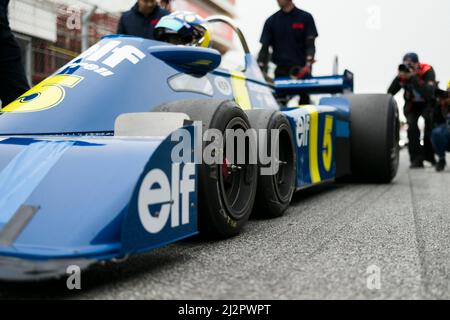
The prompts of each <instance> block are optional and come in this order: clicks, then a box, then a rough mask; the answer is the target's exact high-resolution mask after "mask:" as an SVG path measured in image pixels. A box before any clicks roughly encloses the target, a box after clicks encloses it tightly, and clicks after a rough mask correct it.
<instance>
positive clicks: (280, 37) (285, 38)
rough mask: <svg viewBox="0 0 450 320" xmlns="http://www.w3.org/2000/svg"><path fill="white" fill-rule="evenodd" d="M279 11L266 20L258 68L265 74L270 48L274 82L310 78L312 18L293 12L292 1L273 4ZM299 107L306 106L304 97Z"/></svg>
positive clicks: (301, 12)
mask: <svg viewBox="0 0 450 320" xmlns="http://www.w3.org/2000/svg"><path fill="white" fill-rule="evenodd" d="M277 1H278V5H279V6H280V8H281V9H280V10H279V11H278V12H276V13H275V14H274V15H272V16H271V17H270V18H269V19H267V21H266V23H265V25H264V29H263V32H262V35H261V40H260V42H261V44H262V48H261V51H260V53H259V56H258V64H259V66H260V67H261V70H262V71H263V72H264V73H265V74H266V73H267V71H268V64H269V60H270V50H269V48H272V61H273V62H274V63H275V65H276V66H277V68H276V70H275V78H281V77H292V78H294V79H302V78H308V77H311V73H312V65H313V63H314V56H315V53H316V46H315V40H316V38H317V37H318V35H319V34H318V33H317V28H316V24H315V22H314V18H313V16H312V15H311V14H310V13H308V12H306V11H303V10H301V9H299V8H297V7H296V6H295V5H294V3H293V2H292V0H277ZM300 98H301V99H300V103H301V104H308V103H309V96H308V95H301V97H300Z"/></svg>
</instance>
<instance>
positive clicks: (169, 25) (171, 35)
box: [154, 11, 211, 48]
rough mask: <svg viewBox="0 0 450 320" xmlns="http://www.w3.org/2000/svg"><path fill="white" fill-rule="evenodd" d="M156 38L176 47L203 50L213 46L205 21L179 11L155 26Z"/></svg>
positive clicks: (190, 13) (194, 15)
mask: <svg viewBox="0 0 450 320" xmlns="http://www.w3.org/2000/svg"><path fill="white" fill-rule="evenodd" d="M154 37H155V39H156V40H158V41H164V42H168V43H171V44H174V45H185V46H194V47H203V48H208V47H210V45H211V35H210V32H209V30H208V27H207V26H206V22H205V20H203V19H202V18H201V17H199V16H198V15H197V14H195V13H192V12H180V11H178V12H174V13H172V14H170V15H168V16H165V17H163V18H162V19H161V20H160V21H159V23H158V24H157V25H156V26H155V31H154Z"/></svg>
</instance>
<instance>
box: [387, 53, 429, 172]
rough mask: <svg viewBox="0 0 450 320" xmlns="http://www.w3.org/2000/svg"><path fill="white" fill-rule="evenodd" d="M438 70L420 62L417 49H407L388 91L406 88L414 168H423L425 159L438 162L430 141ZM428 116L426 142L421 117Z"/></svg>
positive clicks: (410, 144)
mask: <svg viewBox="0 0 450 320" xmlns="http://www.w3.org/2000/svg"><path fill="white" fill-rule="evenodd" d="M435 88H436V74H435V72H434V70H433V67H432V66H430V65H428V64H425V63H420V62H419V56H418V55H417V54H416V53H408V54H406V55H405V56H404V58H403V64H401V65H400V66H399V70H398V75H397V77H395V79H394V81H393V82H392V84H391V86H390V87H389V89H388V93H390V94H392V95H393V96H394V95H396V94H397V93H398V92H399V91H400V90H401V89H403V90H404V98H405V107H404V113H405V117H406V119H407V122H408V140H409V145H408V148H409V155H410V160H411V168H423V167H424V165H423V162H424V161H428V162H430V163H431V164H433V165H435V164H436V160H435V157H434V150H433V146H432V143H431V131H432V114H433V108H434V105H435V98H434V93H435ZM420 117H423V118H424V120H425V135H424V146H422V145H421V143H420V129H419V125H418V122H419V118H420Z"/></svg>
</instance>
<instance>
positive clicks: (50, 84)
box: [1, 74, 83, 112]
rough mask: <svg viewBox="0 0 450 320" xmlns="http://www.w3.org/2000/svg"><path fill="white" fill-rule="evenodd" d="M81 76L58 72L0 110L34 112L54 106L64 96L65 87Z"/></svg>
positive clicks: (73, 84)
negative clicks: (58, 73)
mask: <svg viewBox="0 0 450 320" xmlns="http://www.w3.org/2000/svg"><path fill="white" fill-rule="evenodd" d="M82 80H83V77H79V76H74V75H67V74H60V75H56V76H53V77H50V78H47V79H45V80H44V81H42V82H41V83H39V84H38V85H36V86H35V87H33V88H32V89H30V90H29V91H28V92H26V93H25V94H23V95H22V96H20V97H19V98H17V99H16V100H15V101H13V102H12V103H10V104H9V105H7V106H6V107H4V108H3V109H1V112H36V111H42V110H46V109H50V108H53V107H56V106H57V105H58V104H60V103H61V102H62V101H63V100H64V97H65V96H66V90H65V88H74V87H75V86H76V85H77V84H78V83H80V82H81V81H82Z"/></svg>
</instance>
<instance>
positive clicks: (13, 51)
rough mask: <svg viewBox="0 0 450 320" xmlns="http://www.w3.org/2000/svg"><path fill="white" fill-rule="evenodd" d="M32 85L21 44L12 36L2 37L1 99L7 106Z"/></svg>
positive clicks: (0, 63) (0, 40) (0, 54)
mask: <svg viewBox="0 0 450 320" xmlns="http://www.w3.org/2000/svg"><path fill="white" fill-rule="evenodd" d="M28 89H30V86H29V85H28V81H27V78H26V76H25V70H24V67H23V64H22V58H21V53H20V48H19V45H18V44H17V43H16V41H15V39H14V38H13V37H12V36H11V37H10V38H8V39H5V40H2V39H0V99H1V100H2V106H3V107H5V106H6V105H8V104H9V103H11V102H12V101H14V100H15V99H17V98H18V97H19V96H20V95H22V94H23V93H25V92H26V91H27V90H28Z"/></svg>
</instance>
